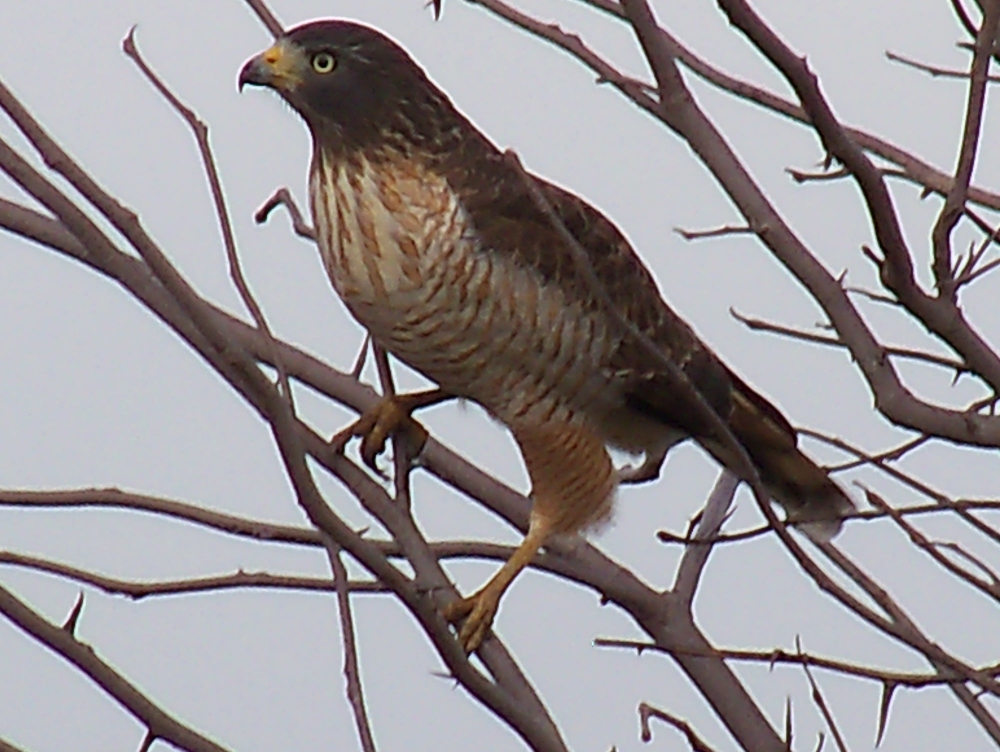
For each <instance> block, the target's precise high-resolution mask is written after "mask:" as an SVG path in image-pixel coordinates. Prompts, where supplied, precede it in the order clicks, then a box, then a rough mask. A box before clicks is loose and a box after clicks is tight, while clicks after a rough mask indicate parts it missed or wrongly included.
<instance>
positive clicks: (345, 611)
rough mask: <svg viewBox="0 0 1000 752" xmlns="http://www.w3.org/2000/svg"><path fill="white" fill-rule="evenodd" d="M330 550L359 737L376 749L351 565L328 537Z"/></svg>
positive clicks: (370, 751)
mask: <svg viewBox="0 0 1000 752" xmlns="http://www.w3.org/2000/svg"><path fill="white" fill-rule="evenodd" d="M327 552H328V554H329V556H328V558H329V559H330V568H331V569H332V570H333V581H334V583H335V584H336V589H337V610H338V611H339V613H340V640H341V642H342V643H343V645H344V680H345V682H346V684H347V690H346V691H347V701H348V703H349V704H350V706H351V711H352V712H353V713H354V724H355V726H356V727H357V729H358V741H360V742H361V749H362V750H363V752H376V749H375V738H374V736H373V735H372V727H371V721H369V720H368V709H367V708H366V707H365V695H364V690H363V689H362V687H361V669H360V668H359V667H358V645H357V640H356V638H355V635H354V618H353V616H352V615H351V592H350V589H349V588H348V580H347V568H346V567H344V562H343V561H342V560H341V558H340V551H339V549H338V547H337V545H336V543H334V542H333V541H332V540H331V541H328V545H327Z"/></svg>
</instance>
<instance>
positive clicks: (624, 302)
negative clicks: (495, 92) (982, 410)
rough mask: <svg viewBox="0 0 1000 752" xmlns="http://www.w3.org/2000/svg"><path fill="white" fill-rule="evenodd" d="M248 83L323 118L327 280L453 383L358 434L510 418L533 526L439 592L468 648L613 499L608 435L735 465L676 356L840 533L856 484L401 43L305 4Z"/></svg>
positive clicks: (402, 355) (736, 431) (584, 212)
mask: <svg viewBox="0 0 1000 752" xmlns="http://www.w3.org/2000/svg"><path fill="white" fill-rule="evenodd" d="M246 84H254V85H258V86H266V87H270V88H271V89H274V90H275V91H277V92H278V94H280V95H281V96H282V97H283V98H284V99H285V101H287V102H288V103H289V104H290V105H291V106H292V107H293V108H294V109H295V110H296V111H297V112H298V113H299V114H300V115H301V116H302V117H303V119H304V120H305V123H306V125H307V126H308V128H309V130H310V132H311V134H312V139H313V155H312V165H311V167H310V172H309V197H310V203H311V208H312V216H313V219H314V224H315V227H316V233H317V240H318V245H319V250H320V253H321V255H322V259H323V263H324V266H325V268H326V271H327V273H328V274H329V277H330V281H331V282H332V284H333V287H334V288H335V289H336V291H337V293H338V294H339V295H340V297H341V298H342V299H343V301H344V303H345V304H346V306H347V308H348V309H349V310H350V312H351V313H352V314H353V315H354V317H355V318H356V319H357V320H358V321H359V322H360V323H361V325H362V326H364V327H365V328H366V329H367V330H368V331H369V332H370V333H371V336H372V338H373V339H374V341H375V342H377V343H379V344H380V345H381V346H382V347H384V348H385V349H386V350H387V351H389V352H391V353H392V354H393V355H395V356H396V357H398V358H399V359H400V360H402V361H404V362H405V363H408V364H409V365H410V366H412V367H413V368H415V369H416V370H418V371H420V372H421V373H423V374H424V375H426V376H427V377H428V378H430V379H431V380H432V381H434V382H435V383H437V384H438V385H439V387H440V389H438V390H432V391H430V392H420V393H415V394H411V395H401V396H395V397H390V398H386V399H383V401H382V403H381V404H379V405H378V407H377V408H376V409H375V410H373V411H371V412H369V413H367V414H366V415H364V416H362V418H361V419H360V420H359V421H358V423H357V424H355V426H353V427H352V428H351V429H349V430H348V434H345V435H349V434H355V435H363V436H364V439H365V441H364V442H363V444H362V449H363V453H364V454H365V456H366V458H367V459H368V460H369V461H370V460H372V459H373V458H374V455H375V454H377V452H378V451H380V450H381V448H382V446H383V445H384V442H385V439H386V437H387V436H388V435H389V434H390V433H393V432H395V431H398V430H403V431H406V430H410V431H414V427H415V426H416V424H415V423H414V422H413V421H412V420H411V419H410V417H409V416H410V413H411V412H412V410H413V409H415V408H416V407H420V406H423V405H426V404H430V403H432V402H435V401H438V400H441V399H445V398H448V397H458V398H465V399H470V400H474V401H475V402H477V403H479V404H480V405H482V406H483V407H484V408H485V409H486V410H487V411H488V412H489V413H490V414H491V415H492V416H493V417H494V418H495V419H497V420H498V421H500V422H501V423H503V424H504V425H505V426H507V428H509V429H510V431H511V433H512V434H513V437H514V439H515V440H516V442H517V444H518V447H519V449H520V451H521V454H522V456H523V459H524V464H525V466H526V468H527V472H528V475H529V478H530V480H531V484H532V491H531V495H532V499H533V506H532V512H531V517H530V524H529V528H528V532H527V534H526V536H525V538H524V540H523V542H522V543H521V545H520V546H519V547H518V548H517V550H516V551H515V553H514V554H513V555H512V556H511V557H510V559H509V560H508V561H507V562H506V563H505V564H504V565H503V567H501V569H500V570H499V571H498V572H497V573H496V575H495V576H494V577H493V578H492V579H491V580H490V581H489V582H488V583H487V584H486V585H485V586H484V587H483V588H482V589H481V590H479V591H478V592H477V593H476V594H474V595H472V596H471V597H468V598H464V599H460V600H459V601H456V602H455V603H452V604H451V605H450V606H448V607H447V608H446V609H445V611H444V616H445V618H447V619H448V620H449V621H451V622H452V623H456V624H459V625H460V628H459V632H458V637H459V641H460V642H461V643H462V645H463V647H464V648H465V649H466V650H467V651H469V652H472V651H474V650H475V649H476V648H477V647H478V646H479V644H480V643H481V641H482V639H483V638H484V636H485V635H486V633H487V632H488V630H489V627H490V625H491V624H492V621H493V618H494V616H495V614H496V611H497V607H498V605H499V601H500V598H501V596H502V595H503V593H504V591H505V590H506V589H507V587H508V586H509V585H510V583H511V581H512V580H513V579H514V577H515V576H516V575H517V574H518V573H519V572H520V571H521V570H522V569H523V568H524V567H525V566H527V565H528V564H529V563H530V562H531V560H532V558H533V557H534V555H535V554H536V553H537V552H538V550H539V549H540V548H541V547H542V546H544V545H545V543H546V542H547V541H549V540H550V538H551V537H552V536H554V535H559V534H569V533H575V532H578V531H581V530H584V529H586V528H588V527H589V526H591V525H594V524H596V523H599V522H600V521H601V520H603V519H604V518H606V517H607V515H608V514H609V512H610V509H611V505H612V501H613V498H614V495H615V489H616V486H617V484H618V480H619V474H618V472H617V471H616V469H615V467H614V466H613V465H612V461H611V458H610V456H609V454H608V449H607V448H608V446H612V447H617V448H620V449H624V450H627V451H629V452H633V453H643V454H644V455H645V457H646V462H645V463H644V465H643V472H642V473H641V475H642V476H648V477H655V475H656V474H657V473H658V471H659V465H660V464H661V463H662V460H663V458H664V457H665V456H666V453H667V450H668V449H670V447H672V446H673V445H675V444H677V443H678V442H680V441H683V440H685V439H688V438H693V439H694V440H695V441H697V442H698V443H699V444H701V445H702V446H703V447H704V448H705V449H706V450H707V451H708V452H709V453H710V454H712V455H713V456H714V457H715V458H716V459H717V460H718V461H719V462H720V463H721V464H722V465H724V466H727V467H731V468H734V469H735V468H738V466H739V465H738V463H737V460H736V458H735V457H733V456H731V455H732V453H731V451H730V450H729V449H728V448H727V446H726V444H725V443H724V442H723V441H722V440H720V438H719V436H718V434H717V432H716V431H715V429H714V428H713V426H712V425H711V423H710V422H709V421H708V420H707V419H706V418H705V415H704V412H703V411H701V410H699V409H698V406H697V405H695V404H692V403H693V401H694V400H693V398H692V396H691V395H690V394H689V393H688V392H686V391H684V390H678V389H677V386H676V384H677V382H676V380H675V379H676V372H677V370H678V369H679V371H680V372H682V373H683V375H684V376H685V377H686V378H687V379H688V380H689V381H690V383H691V384H692V385H693V386H694V387H695V388H696V389H697V390H698V392H700V394H701V395H702V396H703V397H704V400H705V401H707V403H708V405H710V406H711V408H712V409H713V410H714V411H716V413H717V414H718V415H719V416H720V417H721V418H722V420H723V421H724V422H725V423H726V424H728V427H729V429H730V430H731V432H732V434H733V435H734V436H735V438H736V439H737V440H738V441H739V442H740V443H741V444H742V445H743V447H744V448H745V449H746V452H747V454H748V455H749V457H750V458H751V460H752V462H753V464H754V466H755V468H756V470H757V472H758V474H759V476H760V478H761V480H762V481H763V484H764V487H765V488H766V489H767V491H768V493H769V494H770V495H771V497H772V498H773V499H774V500H775V501H777V502H778V503H779V504H780V505H781V506H782V507H784V509H785V510H786V513H787V516H788V519H789V521H790V522H792V523H794V524H799V525H800V526H802V527H803V528H804V529H805V530H806V531H807V532H808V533H809V534H811V535H814V536H819V537H825V538H828V537H830V536H832V535H833V534H835V533H836V532H837V531H838V530H839V527H840V519H841V517H842V516H843V515H844V514H845V513H847V512H849V511H850V510H852V509H853V504H852V502H851V500H850V499H849V497H848V496H847V495H846V494H845V493H844V491H843V490H842V489H841V488H840V487H839V486H838V485H837V484H835V483H834V482H833V481H832V480H831V479H830V478H829V476H828V475H827V473H826V472H825V471H824V470H822V469H821V468H820V467H818V466H817V465H816V464H815V463H813V462H812V461H811V460H810V459H809V458H807V457H806V456H805V455H804V454H802V453H801V452H800V451H799V449H798V448H797V447H796V433H795V431H794V429H792V427H791V426H790V425H789V423H788V421H787V420H786V419H785V418H784V417H783V416H782V414H781V413H780V412H779V411H778V410H777V409H776V408H775V407H773V406H772V405H771V404H770V403H769V402H768V401H767V400H765V399H764V398H763V397H761V396H760V395H759V394H757V393H756V392H754V391H753V389H751V388H750V387H749V386H747V384H746V383H744V382H743V380H742V379H740V378H739V377H738V376H736V375H735V374H734V373H733V372H732V371H731V370H730V369H729V368H728V367H727V366H726V365H725V364H724V363H723V362H722V361H721V360H720V359H719V357H718V356H716V355H715V353H713V352H712V351H711V350H710V349H709V348H708V347H707V346H706V345H705V344H704V343H702V342H701V340H699V339H698V337H697V335H696V334H695V333H694V332H693V330H692V329H691V328H690V327H689V326H688V325H687V324H686V323H685V322H684V321H683V320H682V319H681V318H680V317H679V316H678V315H677V314H676V313H675V312H674V311H673V310H672V309H671V308H670V307H669V306H668V305H667V304H666V303H665V302H664V300H663V298H662V297H661V295H660V293H659V290H658V289H657V286H656V283H655V282H654V280H653V278H652V276H651V275H650V273H649V271H648V270H647V269H646V267H645V266H644V265H643V263H642V261H641V260H640V259H639V257H638V256H637V255H636V253H635V251H634V250H633V249H632V247H631V246H630V245H629V243H628V241H627V240H626V239H625V237H624V235H623V234H622V233H621V231H620V230H619V229H618V228H617V227H616V226H615V225H614V224H613V223H612V222H611V221H610V220H609V219H608V218H607V217H605V216H604V215H603V214H602V213H601V212H600V211H598V210H597V209H595V208H594V207H593V206H591V205H590V204H588V203H587V202H586V201H584V200H583V199H581V198H580V197H579V196H576V195H574V194H572V193H570V192H568V191H566V190H563V189H562V188H559V187H557V186H555V185H553V184H551V183H549V182H547V181H545V180H543V179H542V178H539V177H535V176H529V175H528V174H527V173H525V172H524V171H523V170H522V169H521V168H520V166H519V165H516V164H514V163H513V162H512V161H511V160H510V159H509V158H507V157H505V155H504V154H503V152H501V151H500V150H499V149H498V148H497V147H496V146H495V145H494V144H493V143H492V142H491V141H490V140H489V139H488V138H487V137H486V136H485V135H483V133H481V132H480V131H479V130H478V129H477V128H476V127H475V126H474V125H473V124H472V123H471V122H469V120H468V119H467V118H466V117H465V116H463V115H462V114H461V113H460V112H459V111H458V110H457V109H456V108H455V106H454V105H453V104H452V103H451V101H450V100H449V99H448V97H447V96H446V95H445V94H444V93H443V92H442V91H441V90H440V89H439V88H438V87H437V86H435V85H434V84H433V83H432V82H431V81H430V80H429V79H428V78H427V75H426V74H425V73H424V71H423V70H422V69H421V68H420V67H419V66H418V65H417V64H416V63H415V62H414V61H413V59H412V58H411V57H410V56H409V55H408V54H407V53H406V52H405V51H404V50H403V49H402V48H401V47H400V46H399V45H398V44H396V43H395V42H393V41H392V40H390V39H389V38H388V37H386V36H385V35H383V34H382V33H381V32H379V31H377V30H375V29H372V28H369V27H367V26H363V25H360V24H357V23H353V22H348V21H343V20H325V21H316V22H311V23H307V24H304V25H302V26H299V27H297V28H294V29H292V30H290V31H288V32H287V33H286V34H285V35H284V36H282V37H280V38H279V39H278V40H277V42H276V43H275V44H274V45H273V46H272V47H270V48H269V49H268V50H266V51H264V52H262V53H261V54H259V55H258V56H256V57H254V58H252V59H251V60H249V61H248V62H247V63H246V65H244V67H243V69H242V70H241V71H240V74H239V86H240V88H241V89H242V87H243V86H244V85H246ZM528 181H534V185H533V186H532V185H531V183H529V182H528ZM539 198H541V199H542V200H541V201H539ZM567 232H568V235H567ZM570 237H571V238H572V239H575V241H576V244H577V246H578V248H582V249H583V251H584V252H585V254H586V260H587V262H588V263H589V265H590V266H591V268H592V271H593V272H594V273H595V274H596V277H597V279H598V280H600V282H599V284H601V285H603V288H604V289H603V291H600V290H596V289H595V287H594V284H593V279H594V275H593V274H591V275H589V276H588V274H586V273H585V272H586V271H587V270H585V269H582V268H581V265H580V264H579V263H578V256H575V255H574V250H576V249H574V248H573V247H572V245H571V244H570V243H569V241H568V239H567V238H570ZM610 307H613V309H614V310H611V309H610ZM622 317H624V319H626V320H628V321H630V322H631V323H632V324H634V328H632V329H628V328H623V327H622V326H621V322H622V320H623V318H622ZM636 330H638V332H639V333H641V336H638V337H637V336H636ZM650 342H651V343H652V344H653V346H654V347H655V348H657V349H658V350H659V352H660V353H661V357H653V355H655V354H656V353H653V354H651V353H650V350H649V343H650ZM663 358H666V359H667V360H669V361H670V362H671V363H673V364H674V365H675V369H673V372H670V371H668V370H667V369H666V368H665V367H664V363H663Z"/></svg>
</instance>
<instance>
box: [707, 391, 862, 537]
mask: <svg viewBox="0 0 1000 752" xmlns="http://www.w3.org/2000/svg"><path fill="white" fill-rule="evenodd" d="M731 404H732V411H731V413H730V416H729V427H730V428H731V429H732V432H733V434H734V435H735V436H736V438H737V439H738V440H739V442H740V443H741V444H742V445H743V447H744V448H745V449H746V450H747V454H749V455H750V459H751V460H753V464H754V466H755V467H756V468H757V472H758V473H759V474H760V479H761V481H762V482H763V484H764V487H765V489H766V490H767V492H768V493H769V494H770V495H771V498H773V499H774V500H775V501H777V502H778V503H779V504H781V506H782V507H784V509H785V512H786V513H787V515H788V521H789V522H791V523H793V524H795V525H796V527H798V528H799V529H800V530H802V531H803V532H804V533H806V534H807V535H808V536H809V537H811V538H814V539H817V540H822V541H828V540H830V539H831V538H833V537H834V536H835V535H836V534H837V533H839V532H840V528H841V527H842V525H843V517H844V515H846V514H850V513H851V512H853V511H855V509H856V507H855V504H854V502H853V501H852V500H851V498H850V497H849V496H848V495H847V493H846V492H845V491H844V489H842V488H841V487H840V486H839V485H838V484H837V483H835V482H834V481H833V479H831V478H830V476H829V474H828V473H827V472H826V470H824V469H823V468H821V467H820V466H819V465H817V464H816V463H815V462H813V461H812V460H811V459H809V458H808V457H806V455H804V454H803V453H802V452H801V451H799V449H798V447H797V446H796V438H797V437H796V433H795V430H794V429H793V428H792V427H791V425H790V424H789V423H788V421H787V420H786V419H785V418H784V416H782V415H781V413H779V412H778V411H777V410H776V409H775V408H774V407H773V406H772V405H771V404H770V403H769V402H767V400H765V399H764V398H763V397H761V396H760V395H758V394H757V393H756V392H754V391H753V390H752V389H751V388H750V387H749V386H747V385H746V384H744V383H743V382H742V381H741V380H739V379H738V378H736V377H734V379H733V390H732V403H731ZM700 443H701V444H702V445H703V446H704V447H705V449H707V450H708V451H709V452H710V453H711V454H712V455H713V456H714V457H715V458H716V459H717V460H718V461H719V462H721V463H722V464H723V465H725V466H726V467H728V468H731V469H732V468H734V467H735V466H736V464H737V463H736V460H735V458H734V457H732V453H731V452H730V451H729V450H727V449H726V448H725V447H724V446H722V445H721V444H719V443H718V442H716V441H713V440H704V439H703V440H701V441H700Z"/></svg>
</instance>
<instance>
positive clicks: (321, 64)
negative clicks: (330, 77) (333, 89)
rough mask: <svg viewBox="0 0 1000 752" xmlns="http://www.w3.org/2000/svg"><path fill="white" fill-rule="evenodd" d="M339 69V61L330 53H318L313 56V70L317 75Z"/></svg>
mask: <svg viewBox="0 0 1000 752" xmlns="http://www.w3.org/2000/svg"><path fill="white" fill-rule="evenodd" d="M336 67H337V61H336V60H335V59H334V57H333V55H331V54H330V53H329V52H317V53H316V54H315V55H313V56H312V69H313V70H314V71H316V72H317V73H329V72H330V71H332V70H333V69H334V68H336Z"/></svg>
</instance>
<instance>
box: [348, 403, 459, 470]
mask: <svg viewBox="0 0 1000 752" xmlns="http://www.w3.org/2000/svg"><path fill="white" fill-rule="evenodd" d="M446 399H449V395H448V394H446V393H445V392H443V391H441V390H440V389H429V390H427V391H424V392H412V393H410V394H394V395H391V396H388V397H383V398H382V399H381V400H379V402H378V404H376V405H375V406H374V407H373V408H371V409H370V410H366V411H365V412H364V414H363V415H361V417H359V418H358V419H357V420H356V421H354V422H353V423H352V424H351V425H349V426H347V427H346V428H344V429H343V430H342V431H338V432H337V433H336V434H335V435H334V436H333V438H331V439H330V447H331V448H332V449H333V451H334V452H338V453H339V452H342V451H344V447H345V446H346V445H347V442H348V441H350V440H351V439H352V438H354V437H355V436H359V437H361V458H362V459H363V460H364V463H365V464H366V465H368V467H370V468H371V469H372V470H374V471H375V472H379V471H378V468H377V467H376V466H375V458H376V457H378V456H379V455H380V454H382V452H384V451H385V443H386V441H388V439H389V437H390V436H400V437H402V438H403V439H404V440H405V441H406V445H407V450H408V451H409V452H410V453H411V455H412V456H416V455H417V454H419V453H420V450H421V449H423V448H424V444H425V443H426V442H427V430H426V429H425V428H424V427H423V426H422V425H420V424H419V423H418V422H417V421H415V420H414V419H413V418H412V417H411V413H412V412H413V411H414V410H416V409H417V408H419V407H427V406H428V405H433V404H435V403H436V402H441V401H442V400H446Z"/></svg>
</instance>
